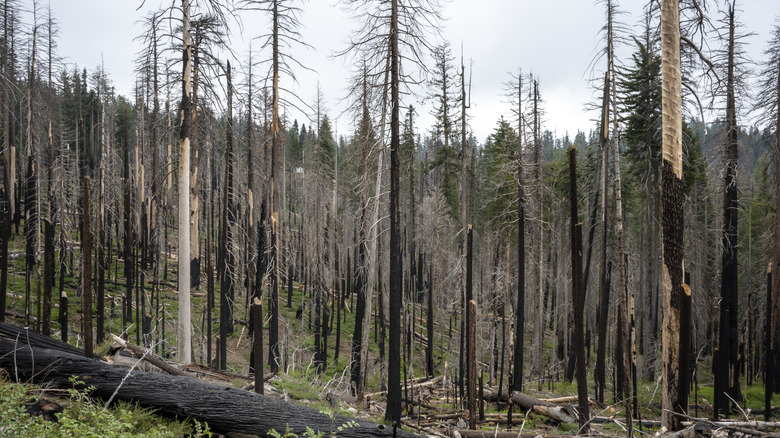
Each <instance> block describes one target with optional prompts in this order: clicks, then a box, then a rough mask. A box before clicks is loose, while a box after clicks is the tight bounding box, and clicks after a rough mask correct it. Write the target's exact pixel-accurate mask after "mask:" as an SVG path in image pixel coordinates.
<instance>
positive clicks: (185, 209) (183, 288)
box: [176, 0, 192, 364]
mask: <svg viewBox="0 0 780 438" xmlns="http://www.w3.org/2000/svg"><path fill="white" fill-rule="evenodd" d="M181 7H182V43H183V51H182V61H183V62H182V95H181V131H180V134H179V224H178V225H179V259H178V285H179V315H178V316H179V321H178V326H177V332H176V334H177V340H178V347H179V362H182V363H184V364H188V363H190V361H191V360H192V345H191V344H192V331H191V328H190V325H191V315H192V314H191V309H190V245H189V241H190V221H189V216H190V193H189V190H188V188H189V187H190V137H189V128H190V87H191V83H190V81H191V77H190V72H191V69H192V65H191V63H192V60H191V55H192V53H191V52H192V47H191V40H190V2H189V0H182V1H181Z"/></svg>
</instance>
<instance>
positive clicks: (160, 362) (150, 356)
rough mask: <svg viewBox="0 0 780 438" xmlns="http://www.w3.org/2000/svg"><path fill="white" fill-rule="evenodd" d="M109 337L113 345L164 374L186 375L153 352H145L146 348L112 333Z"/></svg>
mask: <svg viewBox="0 0 780 438" xmlns="http://www.w3.org/2000/svg"><path fill="white" fill-rule="evenodd" d="M111 337H112V338H113V339H114V342H115V343H117V344H119V346H121V347H122V348H124V349H125V350H127V351H129V352H131V353H133V354H134V355H135V356H136V357H139V358H143V360H145V361H147V362H149V363H150V364H152V365H154V366H156V367H157V368H159V369H161V370H163V371H165V372H166V373H168V374H172V375H174V376H186V375H187V373H185V372H184V371H182V370H180V369H178V368H176V367H175V366H173V365H171V364H169V363H168V362H166V361H165V360H164V359H163V358H161V357H160V356H158V355H156V354H154V352H152V351H151V350H147V349H146V348H143V347H139V346H138V345H133V344H131V343H129V342H127V341H125V340H124V339H122V338H120V337H119V336H117V335H115V334H113V333H112V334H111Z"/></svg>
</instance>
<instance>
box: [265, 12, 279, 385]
mask: <svg viewBox="0 0 780 438" xmlns="http://www.w3.org/2000/svg"><path fill="white" fill-rule="evenodd" d="M272 9H273V22H272V26H273V28H272V32H271V35H272V40H273V41H272V51H273V54H272V57H273V59H272V66H271V68H272V74H273V90H272V91H273V103H272V114H271V143H272V144H271V181H270V184H271V260H270V263H271V266H272V268H271V297H270V300H269V301H270V306H269V307H270V308H269V309H268V311H269V312H270V314H271V315H270V316H271V325H270V327H269V329H268V344H269V349H268V353H269V354H268V363H269V366H270V367H271V372H273V373H275V372H278V371H279V281H280V278H279V277H280V273H281V258H280V248H281V243H280V230H279V221H280V217H279V209H280V207H281V203H282V199H281V198H280V197H279V196H280V192H279V191H280V189H281V187H280V186H281V184H282V175H281V172H282V168H281V154H282V145H281V144H280V141H281V138H280V137H281V127H280V126H279V124H280V120H279V0H273V4H272Z"/></svg>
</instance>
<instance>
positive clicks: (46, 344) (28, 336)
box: [0, 322, 84, 356]
mask: <svg viewBox="0 0 780 438" xmlns="http://www.w3.org/2000/svg"><path fill="white" fill-rule="evenodd" d="M0 338H5V339H8V340H11V341H15V340H16V339H19V341H20V342H25V343H26V344H29V345H32V346H33V347H42V348H51V349H54V350H59V351H64V352H68V353H72V354H76V355H79V356H83V355H84V350H82V349H80V348H77V347H74V346H72V345H70V344H66V343H65V342H62V341H58V340H56V339H53V338H50V337H48V336H44V335H42V334H40V333H38V332H36V331H33V330H30V329H29V328H26V327H17V326H15V325H12V324H8V323H5V322H0Z"/></svg>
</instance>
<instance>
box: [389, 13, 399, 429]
mask: <svg viewBox="0 0 780 438" xmlns="http://www.w3.org/2000/svg"><path fill="white" fill-rule="evenodd" d="M390 8H391V11H390V95H391V96H390V108H391V112H390V248H389V250H390V291H389V297H390V327H389V329H390V348H389V356H390V357H393V358H397V357H401V306H402V302H403V296H402V291H401V286H402V282H403V277H402V276H403V266H402V262H401V214H400V203H399V192H400V190H399V189H400V187H399V186H400V181H401V174H400V168H401V164H400V159H399V150H398V149H399V147H400V135H399V128H400V126H399V125H400V123H399V114H398V112H399V105H400V96H399V82H400V79H399V76H400V65H399V64H400V59H399V55H398V0H391V6H390ZM400 366H401V364H400V361H397V360H392V361H390V362H389V367H388V373H387V410H386V411H385V420H387V421H390V422H392V423H393V424H398V423H400V421H401V369H400Z"/></svg>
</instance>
